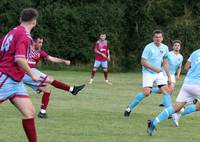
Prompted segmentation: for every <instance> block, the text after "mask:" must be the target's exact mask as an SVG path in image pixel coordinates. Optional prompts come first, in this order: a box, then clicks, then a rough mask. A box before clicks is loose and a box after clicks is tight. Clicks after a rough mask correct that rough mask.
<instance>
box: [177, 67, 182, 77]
mask: <svg viewBox="0 0 200 142" xmlns="http://www.w3.org/2000/svg"><path fill="white" fill-rule="evenodd" d="M181 70H182V67H179V68H178V69H177V73H176V79H179V77H180V74H181Z"/></svg>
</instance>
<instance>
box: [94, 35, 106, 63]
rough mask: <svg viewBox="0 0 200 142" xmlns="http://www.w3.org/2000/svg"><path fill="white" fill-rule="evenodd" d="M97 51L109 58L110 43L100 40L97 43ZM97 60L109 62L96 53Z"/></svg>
mask: <svg viewBox="0 0 200 142" xmlns="http://www.w3.org/2000/svg"><path fill="white" fill-rule="evenodd" d="M95 49H96V50H98V51H99V52H101V53H103V54H105V55H106V56H107V57H108V50H109V46H108V42H107V40H101V39H100V40H98V41H97V42H96V46H95ZM95 59H96V60H98V61H102V62H103V61H107V59H106V58H104V57H103V56H101V55H100V54H97V53H96V56H95Z"/></svg>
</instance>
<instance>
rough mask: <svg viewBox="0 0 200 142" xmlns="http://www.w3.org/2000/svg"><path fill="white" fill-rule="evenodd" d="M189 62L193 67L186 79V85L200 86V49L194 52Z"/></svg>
mask: <svg viewBox="0 0 200 142" xmlns="http://www.w3.org/2000/svg"><path fill="white" fill-rule="evenodd" d="M188 61H189V62H190V63H191V67H190V69H189V71H188V73H187V75H186V77H185V80H184V83H185V84H192V85H200V49H198V50H196V51H194V52H193V53H192V54H191V56H190V58H189V59H188Z"/></svg>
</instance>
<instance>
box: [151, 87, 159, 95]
mask: <svg viewBox="0 0 200 142" xmlns="http://www.w3.org/2000/svg"><path fill="white" fill-rule="evenodd" d="M158 92H159V88H158V87H153V88H152V89H151V93H154V94H155V93H158Z"/></svg>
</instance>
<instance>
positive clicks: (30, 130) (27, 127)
mask: <svg viewBox="0 0 200 142" xmlns="http://www.w3.org/2000/svg"><path fill="white" fill-rule="evenodd" d="M22 124H23V128H24V131H25V133H26V136H27V138H28V141H29V142H37V133H36V128H35V122H34V118H30V119H23V120H22Z"/></svg>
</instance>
